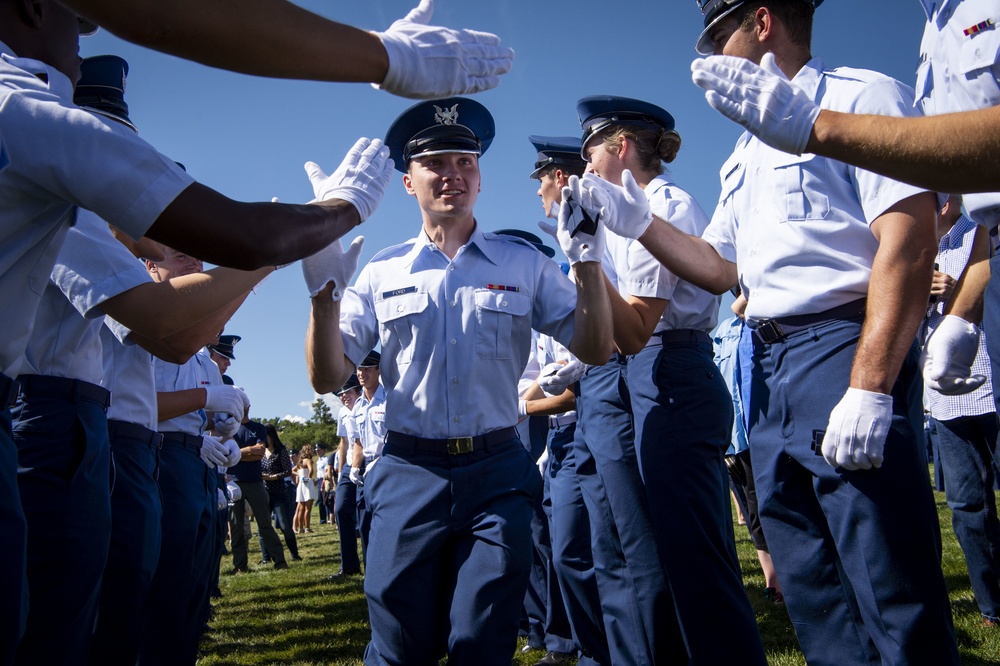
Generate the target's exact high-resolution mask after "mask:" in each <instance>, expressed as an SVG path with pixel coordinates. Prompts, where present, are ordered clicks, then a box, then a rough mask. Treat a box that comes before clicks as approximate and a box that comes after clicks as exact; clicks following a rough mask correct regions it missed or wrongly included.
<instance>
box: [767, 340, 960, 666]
mask: <svg viewBox="0 0 1000 666" xmlns="http://www.w3.org/2000/svg"><path fill="white" fill-rule="evenodd" d="M860 335H861V323H860V322H859V321H829V322H824V323H822V324H817V325H816V326H814V327H812V328H808V329H805V330H802V331H799V332H797V333H794V334H792V335H789V336H788V337H787V338H786V339H784V340H782V341H780V342H776V343H773V344H770V345H766V346H763V347H760V348H758V349H755V350H754V355H753V360H754V366H753V388H752V389H751V392H750V433H749V435H750V456H751V459H752V460H753V468H754V480H755V481H756V484H757V498H758V504H759V507H760V519H761V525H762V527H763V529H764V533H765V534H766V535H767V545H768V548H769V549H770V552H771V557H772V559H773V560H774V566H775V569H776V570H777V571H778V576H779V577H780V578H781V586H782V588H783V591H784V595H785V604H786V607H787V608H788V614H789V615H790V616H791V619H792V624H793V626H794V627H795V632H796V634H797V635H798V638H799V644H800V645H801V647H802V651H803V653H804V654H805V658H806V660H807V661H808V662H809V663H810V664H811V665H819V666H822V665H824V664H830V665H831V666H832V665H838V666H839V665H841V664H864V663H890V664H905V663H909V664H958V663H960V660H959V655H958V649H957V648H956V646H955V639H954V629H953V627H952V622H951V611H950V607H949V604H948V592H947V589H946V588H945V583H944V577H943V575H942V573H941V550H940V531H939V528H938V519H937V512H936V510H935V507H934V497H933V494H932V492H931V487H930V482H929V480H928V478H927V466H926V463H925V462H924V456H923V455H922V454H921V452H920V451H919V450H918V446H921V444H920V443H919V440H918V437H917V433H916V432H915V431H914V426H915V425H917V424H920V427H921V428H922V427H923V426H922V420H921V419H917V418H914V417H915V415H919V410H920V404H921V391H920V387H921V382H920V375H919V367H918V363H917V350H916V346H915V345H914V346H913V347H912V348H911V350H910V353H909V354H908V356H907V357H906V359H905V361H904V363H903V366H902V369H901V370H900V373H899V376H898V379H897V380H896V383H895V385H894V386H893V389H892V398H893V417H892V424H891V428H890V431H889V435H888V437H887V439H886V442H885V462H884V463H883V464H882V466H881V467H880V468H878V469H869V470H857V471H846V470H843V469H840V468H836V469H835V468H834V467H832V466H831V465H829V464H828V463H827V462H826V460H825V459H824V458H823V456H822V454H821V452H820V451H819V448H820V445H821V435H822V433H824V432H825V430H826V427H827V424H828V422H829V417H830V411H831V410H832V409H833V407H834V406H835V405H836V404H837V403H838V402H839V401H840V400H841V398H843V396H844V393H845V391H846V389H847V387H848V385H849V379H850V373H851V368H852V365H853V363H854V356H855V352H856V349H857V343H858V339H859V338H860Z"/></svg>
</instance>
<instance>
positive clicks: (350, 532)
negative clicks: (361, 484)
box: [337, 464, 361, 573]
mask: <svg viewBox="0 0 1000 666" xmlns="http://www.w3.org/2000/svg"><path fill="white" fill-rule="evenodd" d="M350 477H351V466H350V465H346V464H345V465H342V466H341V468H340V478H339V479H338V480H337V531H338V532H340V570H341V571H342V572H346V573H356V572H360V571H361V560H359V559H358V487H357V486H356V485H354V483H352V482H351V478H350Z"/></svg>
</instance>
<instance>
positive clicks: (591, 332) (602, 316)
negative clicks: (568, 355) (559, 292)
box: [569, 261, 614, 365]
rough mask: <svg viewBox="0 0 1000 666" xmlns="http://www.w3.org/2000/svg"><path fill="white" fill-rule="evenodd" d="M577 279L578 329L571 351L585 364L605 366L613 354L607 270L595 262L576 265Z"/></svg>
mask: <svg viewBox="0 0 1000 666" xmlns="http://www.w3.org/2000/svg"><path fill="white" fill-rule="evenodd" d="M573 272H574V274H575V276H576V312H575V314H574V324H575V329H574V333H573V340H572V341H571V342H570V345H569V350H570V351H571V352H573V354H574V355H575V356H576V357H577V358H578V359H580V360H581V361H583V362H584V363H592V364H597V365H599V364H602V363H605V362H606V361H607V360H608V358H609V357H610V356H611V353H612V351H614V340H613V326H612V322H611V303H610V301H609V300H608V292H607V289H606V288H605V286H604V279H605V278H604V270H603V269H602V268H601V264H600V263H599V262H596V261H586V262H577V263H575V264H573Z"/></svg>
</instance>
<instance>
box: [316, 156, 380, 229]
mask: <svg viewBox="0 0 1000 666" xmlns="http://www.w3.org/2000/svg"><path fill="white" fill-rule="evenodd" d="M392 167H393V161H392V160H391V159H389V148H388V147H386V145H385V144H383V143H382V139H374V140H372V139H367V138H365V137H361V138H360V139H358V141H357V143H355V144H354V147H353V148H351V149H350V150H349V151H347V155H346V156H345V157H344V161H343V162H341V163H340V166H339V167H337V170H336V171H334V172H333V173H332V174H330V175H329V176H327V175H326V173H324V172H323V169H321V168H320V167H319V165H318V164H316V163H315V162H306V163H305V170H306V174H307V175H308V176H309V180H310V182H312V187H313V194H315V195H316V201H326V200H327V199H343V200H344V201H347V202H349V203H351V204H353V205H354V207H355V208H356V209H357V210H358V215H360V216H361V221H362V222H364V221H365V220H367V219H368V217H369V216H371V214H372V213H374V212H375V209H376V208H378V204H379V202H380V201H382V195H383V194H385V188H386V186H387V185H388V184H389V180H391V179H392Z"/></svg>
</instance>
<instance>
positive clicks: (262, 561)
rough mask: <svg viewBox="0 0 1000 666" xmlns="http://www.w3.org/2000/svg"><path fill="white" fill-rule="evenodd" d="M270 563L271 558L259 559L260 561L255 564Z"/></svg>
mask: <svg viewBox="0 0 1000 666" xmlns="http://www.w3.org/2000/svg"><path fill="white" fill-rule="evenodd" d="M270 563H271V560H261V561H260V562H258V563H257V564H258V565H261V564H270Z"/></svg>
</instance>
